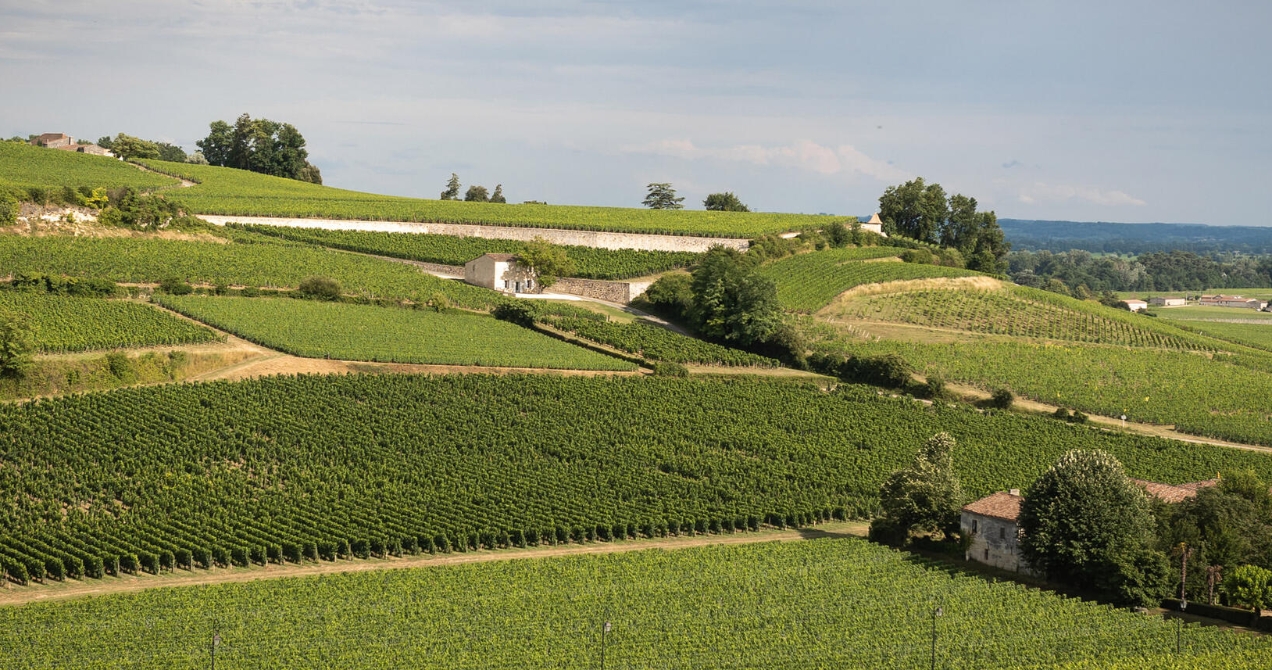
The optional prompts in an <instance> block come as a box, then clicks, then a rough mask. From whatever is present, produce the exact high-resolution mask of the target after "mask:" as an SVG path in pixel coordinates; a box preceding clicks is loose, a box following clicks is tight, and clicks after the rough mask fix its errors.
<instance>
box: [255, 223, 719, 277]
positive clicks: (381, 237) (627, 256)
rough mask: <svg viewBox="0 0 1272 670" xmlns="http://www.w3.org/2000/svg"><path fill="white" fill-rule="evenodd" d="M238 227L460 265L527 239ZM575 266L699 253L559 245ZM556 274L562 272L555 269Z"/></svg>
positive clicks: (605, 272)
mask: <svg viewBox="0 0 1272 670" xmlns="http://www.w3.org/2000/svg"><path fill="white" fill-rule="evenodd" d="M239 228H241V229H243V230H248V231H251V232H253V233H260V234H262V235H270V236H273V237H278V238H281V239H286V240H294V241H297V242H306V243H309V244H316V245H319V246H325V247H332V248H334V249H347V250H349V251H358V252H362V253H368V254H375V255H378V256H390V257H393V258H405V259H408V260H414V261H422V262H425V263H440V264H443V265H463V264H465V263H467V262H468V261H471V260H472V259H474V258H477V257H478V256H481V255H482V254H489V253H504V254H521V253H522V252H524V251H525V250H526V248H527V243H525V242H518V241H516V240H497V239H487V238H482V237H456V236H452V235H429V234H423V233H382V232H370V231H360V230H325V229H321V228H289V227H285V226H260V225H246V226H239ZM556 248H558V249H561V250H563V251H564V253H565V255H566V257H567V258H568V259H569V262H570V263H571V264H573V266H574V270H573V272H571V273H570V274H569V275H568V276H571V277H583V278H586V279H627V278H630V277H641V276H645V275H651V274H656V273H658V272H665V271H667V270H673V269H676V268H682V267H687V266H688V265H689V264H691V263H692V262H693V261H694V260H695V259H697V258H698V256H699V254H694V253H687V252H681V251H640V250H637V249H598V248H595V247H581V246H561V245H557V247H556ZM558 276H567V275H560V274H558Z"/></svg>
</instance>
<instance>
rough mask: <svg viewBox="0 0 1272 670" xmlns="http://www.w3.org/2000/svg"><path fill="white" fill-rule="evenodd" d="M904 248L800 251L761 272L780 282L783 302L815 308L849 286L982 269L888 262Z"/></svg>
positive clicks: (800, 308)
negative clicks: (889, 258) (800, 252)
mask: <svg viewBox="0 0 1272 670" xmlns="http://www.w3.org/2000/svg"><path fill="white" fill-rule="evenodd" d="M903 251H904V249H897V248H894V247H865V248H852V247H849V248H845V249H829V250H826V251H814V252H810V253H805V254H797V255H795V256H789V257H787V258H783V259H781V260H779V261H776V262H774V263H772V264H769V265H766V266H765V267H764V268H763V269H762V270H761V272H762V273H763V274H764V275H765V276H767V277H769V278H771V279H773V280H774V281H776V282H777V297H778V300H779V301H781V303H782V306H783V307H784V308H786V309H788V310H791V311H796V312H815V311H817V310H819V309H821V308H822V307H825V306H826V305H828V304H830V302H831V301H832V300H834V299H835V296H837V295H839V294H840V293H843V292H844V291H847V290H848V289H850V288H853V287H856V286H861V285H863V284H873V283H876V282H889V281H900V280H906V279H927V278H934V277H971V276H976V275H978V274H979V273H976V272H972V271H970V270H960V269H956V268H947V267H941V266H937V265H920V264H914V263H897V262H888V261H887V260H886V259H887V258H888V257H895V256H899V255H900V254H901V252H903Z"/></svg>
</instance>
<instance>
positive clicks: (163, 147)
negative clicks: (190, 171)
mask: <svg viewBox="0 0 1272 670" xmlns="http://www.w3.org/2000/svg"><path fill="white" fill-rule="evenodd" d="M158 147H159V160H161V161H169V162H171V163H184V162H185V161H186V152H185V149H182V148H181V147H179V146H176V145H175V144H168V143H167V142H160V143H159V144H158Z"/></svg>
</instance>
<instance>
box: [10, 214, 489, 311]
mask: <svg viewBox="0 0 1272 670" xmlns="http://www.w3.org/2000/svg"><path fill="white" fill-rule="evenodd" d="M240 234H243V233H240ZM254 237H255V238H261V239H263V240H265V241H264V242H259V243H239V242H232V243H229V244H218V243H215V242H193V241H184V240H168V239H157V238H112V237H107V238H88V237H52V236H51V237H40V238H31V237H23V236H19V235H0V267H3V268H9V269H12V270H13V271H21V272H41V273H45V274H61V275H68V276H73V277H103V278H107V279H111V280H113V281H119V282H159V281H162V280H164V279H167V278H171V277H175V278H179V279H183V280H186V281H189V282H194V283H199V282H206V283H209V284H222V283H224V284H231V285H244V286H252V287H282V288H295V287H296V286H298V285H299V284H300V282H301V281H303V280H304V279H305V278H307V277H311V276H315V275H318V276H326V277H331V278H333V279H335V280H337V281H338V282H340V284H341V285H342V286H343V287H344V289H345V291H347V292H351V293H357V294H362V295H367V296H373V297H382V298H404V299H412V300H417V301H424V300H429V299H430V298H431V297H432V296H433V295H434V294H435V293H443V294H445V295H446V296H448V297H449V299H450V300H451V301H452V302H453V303H455V304H457V305H460V306H464V307H472V308H477V309H481V308H485V307H489V306H491V305H494V304H497V303H498V302H500V301H501V300H502V298H501V297H500V296H499V294H497V293H495V292H494V291H488V290H486V289H482V288H478V287H475V286H469V285H466V284H462V283H459V282H454V281H448V280H444V279H438V278H436V277H433V276H431V275H427V274H424V273H423V272H420V271H419V270H417V269H415V268H412V267H408V266H406V265H403V264H400V263H395V262H392V261H385V260H380V259H375V258H369V257H366V256H362V255H359V254H352V253H348V252H343V251H336V250H331V249H322V248H318V247H311V246H307V245H299V244H292V243H278V244H275V243H270V242H269V241H268V239H269V238H262V237H261V236H254Z"/></svg>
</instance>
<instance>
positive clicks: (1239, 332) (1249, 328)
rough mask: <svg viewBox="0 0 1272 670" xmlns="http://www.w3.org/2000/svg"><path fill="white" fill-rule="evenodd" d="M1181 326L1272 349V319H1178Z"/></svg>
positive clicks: (1257, 347)
mask: <svg viewBox="0 0 1272 670" xmlns="http://www.w3.org/2000/svg"><path fill="white" fill-rule="evenodd" d="M1175 323H1177V324H1179V325H1180V327H1183V328H1188V329H1190V330H1195V331H1197V332H1199V333H1204V334H1206V335H1209V336H1211V337H1217V338H1219V339H1222V340H1228V341H1229V342H1235V343H1237V344H1242V345H1245V346H1247V347H1254V348H1256V349H1263V350H1266V351H1272V321H1267V322H1265V323H1225V322H1222V321H1176V322H1175Z"/></svg>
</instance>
